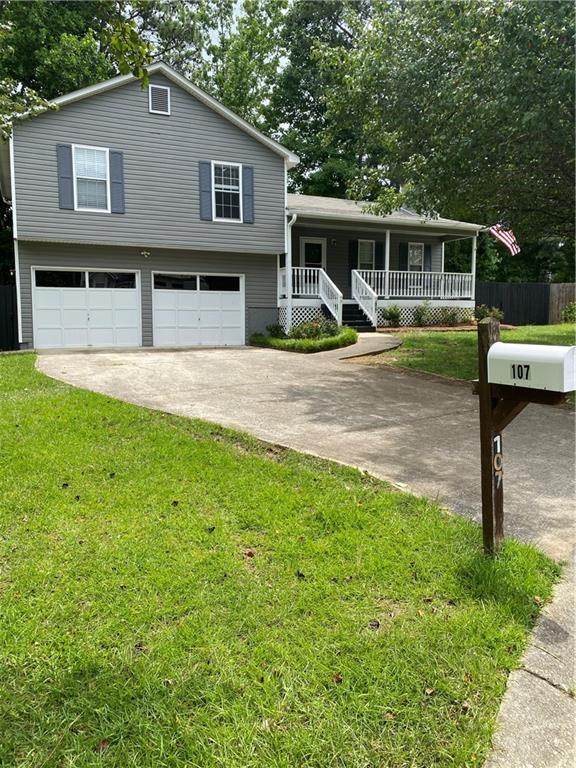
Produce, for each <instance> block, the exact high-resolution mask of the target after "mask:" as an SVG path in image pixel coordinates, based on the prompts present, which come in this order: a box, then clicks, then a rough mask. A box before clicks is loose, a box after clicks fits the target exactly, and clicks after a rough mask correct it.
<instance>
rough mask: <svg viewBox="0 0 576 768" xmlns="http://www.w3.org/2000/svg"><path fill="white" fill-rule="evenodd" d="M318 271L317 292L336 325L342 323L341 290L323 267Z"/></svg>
mask: <svg viewBox="0 0 576 768" xmlns="http://www.w3.org/2000/svg"><path fill="white" fill-rule="evenodd" d="M317 271H318V293H319V294H320V298H321V299H322V301H323V302H324V304H326V306H327V307H328V311H329V312H330V314H331V315H332V316H333V317H334V319H335V320H336V322H337V323H338V325H342V291H341V290H340V289H339V288H338V286H337V285H336V284H335V283H333V282H332V280H330V278H329V277H328V275H327V274H326V272H325V271H324V270H323V269H319V270H317Z"/></svg>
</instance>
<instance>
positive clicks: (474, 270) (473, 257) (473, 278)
mask: <svg viewBox="0 0 576 768" xmlns="http://www.w3.org/2000/svg"><path fill="white" fill-rule="evenodd" d="M477 239H478V238H477V237H476V235H474V237H473V238H472V296H471V298H472V300H473V301H475V300H476V241H477Z"/></svg>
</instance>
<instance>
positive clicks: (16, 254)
mask: <svg viewBox="0 0 576 768" xmlns="http://www.w3.org/2000/svg"><path fill="white" fill-rule="evenodd" d="M14 270H15V272H16V274H15V277H16V312H17V313H18V344H22V309H21V308H22V299H21V291H20V253H19V250H18V240H16V238H14Z"/></svg>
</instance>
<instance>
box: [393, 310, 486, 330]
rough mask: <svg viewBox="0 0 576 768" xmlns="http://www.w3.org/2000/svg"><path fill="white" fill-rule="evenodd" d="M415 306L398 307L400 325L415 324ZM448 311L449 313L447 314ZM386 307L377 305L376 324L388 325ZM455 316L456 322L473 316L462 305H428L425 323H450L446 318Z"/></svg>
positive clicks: (468, 319)
mask: <svg viewBox="0 0 576 768" xmlns="http://www.w3.org/2000/svg"><path fill="white" fill-rule="evenodd" d="M415 311H416V307H400V325H416V316H415ZM448 311H449V312H450V315H448ZM385 313H386V309H385V308H384V307H378V325H379V326H389V325H390V322H389V321H388V320H386V318H385ZM451 317H455V318H457V319H456V323H468V322H471V321H472V319H473V318H474V312H473V310H472V309H467V308H463V307H449V306H446V307H436V306H435V307H430V308H429V315H428V320H427V322H426V325H451V324H452V323H449V322H448V318H450V319H451Z"/></svg>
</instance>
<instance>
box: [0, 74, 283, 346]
mask: <svg viewBox="0 0 576 768" xmlns="http://www.w3.org/2000/svg"><path fill="white" fill-rule="evenodd" d="M149 75H150V84H149V86H146V87H143V85H142V83H141V82H140V81H138V80H136V79H135V78H134V77H132V76H130V75H128V76H119V77H116V78H113V79H112V80H108V81H106V82H102V83H99V84H97V85H94V86H91V87H88V88H84V89H82V90H79V91H75V92H74V93H70V94H68V95H66V96H62V97H60V98H58V99H56V100H55V104H56V106H57V107H58V108H57V110H50V111H47V112H44V113H42V114H41V115H38V116H35V117H31V118H27V119H23V120H19V121H17V122H16V123H15V124H14V126H13V136H12V139H11V140H10V143H9V147H7V146H5V147H4V148H3V151H2V155H1V158H0V163H1V164H2V168H1V173H0V178H1V179H2V193H3V196H4V197H5V198H6V199H10V200H11V202H12V206H13V214H14V239H15V252H16V272H17V275H16V277H17V293H18V304H19V341H20V345H21V346H22V347H35V348H39V349H41V348H49V347H55V348H56V347H70V348H74V347H77V348H80V347H136V346H141V345H143V346H152V345H154V346H161V347H162V346H196V345H212V346H220V345H238V344H244V343H245V340H246V338H247V337H248V335H249V334H250V333H251V332H253V331H256V330H264V329H265V327H266V325H268V324H269V323H273V322H276V321H277V319H278V289H277V286H278V264H279V256H280V254H283V253H284V252H285V251H286V236H287V226H286V173H287V170H288V169H289V168H291V167H292V166H294V165H295V164H296V163H297V162H298V158H297V157H296V156H295V155H294V154H293V153H292V152H290V151H289V150H287V149H285V148H284V147H282V146H281V145H280V144H278V143H276V142H275V141H273V140H271V139H269V138H268V137H266V136H264V135H263V134H262V133H260V132H259V131H258V130H256V129H255V128H253V127H252V126H250V125H249V124H248V123H246V122H245V121H244V120H242V119H241V118H239V117H238V116H237V115H235V114H233V113H232V112H231V111H230V110H228V109H227V108H226V107H224V106H223V105H222V104H220V103H218V102H217V101H215V100H214V99H213V98H211V97H210V96H209V95H207V94H206V93H204V92H203V91H201V90H200V89H198V88H196V87H195V86H194V85H193V84H191V83H190V82H189V81H188V80H187V79H186V78H184V77H182V76H181V75H179V74H178V73H177V72H175V71H174V70H173V69H171V68H170V67H168V66H167V65H165V64H163V63H157V64H153V65H152V66H150V68H149Z"/></svg>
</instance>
